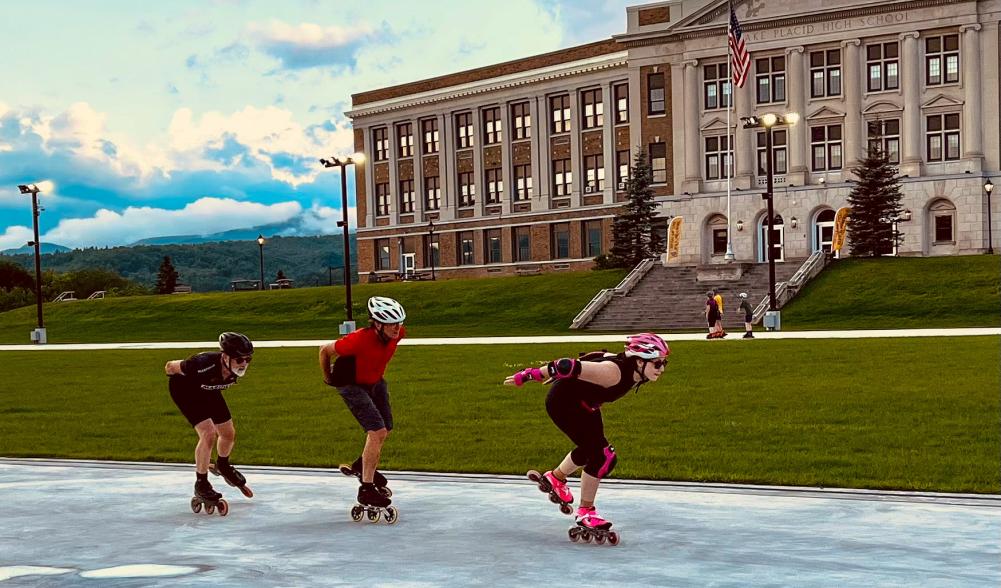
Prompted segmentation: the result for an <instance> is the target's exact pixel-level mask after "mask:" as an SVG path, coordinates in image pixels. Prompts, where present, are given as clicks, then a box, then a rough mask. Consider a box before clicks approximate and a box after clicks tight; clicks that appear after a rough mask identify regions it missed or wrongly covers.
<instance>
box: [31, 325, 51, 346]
mask: <svg viewBox="0 0 1001 588" xmlns="http://www.w3.org/2000/svg"><path fill="white" fill-rule="evenodd" d="M30 336H31V342H32V343H36V344H38V345H45V343H46V342H47V341H48V340H47V339H46V337H45V329H35V330H34V331H32V332H31V334H30Z"/></svg>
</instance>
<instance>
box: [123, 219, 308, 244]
mask: <svg viewBox="0 0 1001 588" xmlns="http://www.w3.org/2000/svg"><path fill="white" fill-rule="evenodd" d="M298 228H299V227H298V225H297V224H289V223H274V224H270V225H261V226H258V227H247V228H243V229H233V230H231V231H223V232H221V233H212V234H211V235H167V236H164V237H150V238H148V239H141V240H139V241H136V242H135V243H132V244H131V245H129V246H130V247H132V246H134V245H190V244H197V243H218V242H221V241H254V240H256V239H257V236H258V235H264V236H265V237H267V238H268V239H270V238H271V236H273V235H289V234H295V233H297V232H298Z"/></svg>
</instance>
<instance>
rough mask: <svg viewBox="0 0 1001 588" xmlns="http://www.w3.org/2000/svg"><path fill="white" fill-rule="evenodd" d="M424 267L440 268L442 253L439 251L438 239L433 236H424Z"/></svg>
mask: <svg viewBox="0 0 1001 588" xmlns="http://www.w3.org/2000/svg"><path fill="white" fill-rule="evenodd" d="M423 258H424V267H430V266H435V267H440V266H441V252H440V251H439V249H438V239H437V238H433V236H432V235H424V255H423Z"/></svg>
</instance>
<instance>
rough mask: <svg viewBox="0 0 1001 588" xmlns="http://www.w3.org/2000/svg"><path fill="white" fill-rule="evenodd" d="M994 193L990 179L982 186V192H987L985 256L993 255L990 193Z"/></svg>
mask: <svg viewBox="0 0 1001 588" xmlns="http://www.w3.org/2000/svg"><path fill="white" fill-rule="evenodd" d="M993 191H994V184H993V183H992V182H991V179H990V178H987V183H986V184H984V192H987V255H994V235H993V234H991V192H993Z"/></svg>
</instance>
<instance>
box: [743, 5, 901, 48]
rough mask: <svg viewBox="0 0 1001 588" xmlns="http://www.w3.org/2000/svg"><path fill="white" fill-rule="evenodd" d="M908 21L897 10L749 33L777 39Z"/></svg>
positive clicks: (755, 37) (757, 38)
mask: <svg viewBox="0 0 1001 588" xmlns="http://www.w3.org/2000/svg"><path fill="white" fill-rule="evenodd" d="M902 22H907V13H906V12H895V13H891V14H874V15H871V16H858V17H853V18H842V19H839V20H831V21H827V22H818V23H809V24H801V25H795V26H791V27H781V28H777V29H768V30H764V31H753V32H750V33H747V36H749V37H750V41H752V42H754V41H774V40H776V39H792V38H796V37H808V36H812V35H823V34H827V33H838V32H844V31H853V30H858V29H868V28H876V27H884V26H887V25H894V24H900V23H902Z"/></svg>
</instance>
